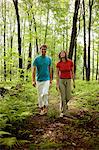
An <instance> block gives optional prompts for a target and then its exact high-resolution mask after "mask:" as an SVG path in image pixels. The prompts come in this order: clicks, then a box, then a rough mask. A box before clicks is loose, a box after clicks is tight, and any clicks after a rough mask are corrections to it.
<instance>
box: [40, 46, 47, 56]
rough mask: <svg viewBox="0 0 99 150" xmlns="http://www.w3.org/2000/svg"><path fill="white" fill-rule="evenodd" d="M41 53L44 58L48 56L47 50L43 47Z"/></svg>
mask: <svg viewBox="0 0 99 150" xmlns="http://www.w3.org/2000/svg"><path fill="white" fill-rule="evenodd" d="M41 53H42V55H43V56H45V55H46V48H45V47H42V48H41Z"/></svg>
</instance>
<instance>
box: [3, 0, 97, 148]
mask: <svg viewBox="0 0 99 150" xmlns="http://www.w3.org/2000/svg"><path fill="white" fill-rule="evenodd" d="M98 24H99V1H98V0H0V150H39V149H40V150H42V149H45V150H47V149H48V150H98V149H99V122H98V121H99V27H98ZM42 44H46V45H47V46H48V50H47V55H49V56H50V57H51V58H52V66H53V81H52V86H51V88H50V90H49V109H48V114H47V115H44V116H40V115H39V114H38V106H37V103H38V100H37V98H38V94H37V89H36V88H35V87H33V86H32V71H31V68H32V61H33V60H34V59H35V57H36V56H38V55H40V46H41V45H42ZM61 50H64V51H66V52H67V54H68V58H69V59H71V60H72V61H73V63H74V74H75V76H74V77H75V78H74V81H75V88H74V87H72V98H71V100H70V101H69V102H68V107H69V113H70V116H67V117H64V118H60V117H59V102H60V93H59V91H57V90H56V63H57V62H58V61H59V58H58V54H59V52H60V51H61Z"/></svg>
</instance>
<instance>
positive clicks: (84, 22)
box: [83, 0, 87, 80]
mask: <svg viewBox="0 0 99 150" xmlns="http://www.w3.org/2000/svg"><path fill="white" fill-rule="evenodd" d="M85 16H86V15H85V1H84V0H83V26H84V56H83V80H84V74H85V71H86V70H87V65H86V19H85Z"/></svg>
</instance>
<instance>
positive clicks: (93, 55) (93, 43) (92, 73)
mask: <svg viewBox="0 0 99 150" xmlns="http://www.w3.org/2000/svg"><path fill="white" fill-rule="evenodd" d="M94 65H95V64H94V34H93V50H92V80H93V79H94Z"/></svg>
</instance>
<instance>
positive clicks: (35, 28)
mask: <svg viewBox="0 0 99 150" xmlns="http://www.w3.org/2000/svg"><path fill="white" fill-rule="evenodd" d="M33 20H34V30H35V35H36V53H37V54H38V52H39V50H38V38H37V27H36V21H35V17H34V14H33Z"/></svg>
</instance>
